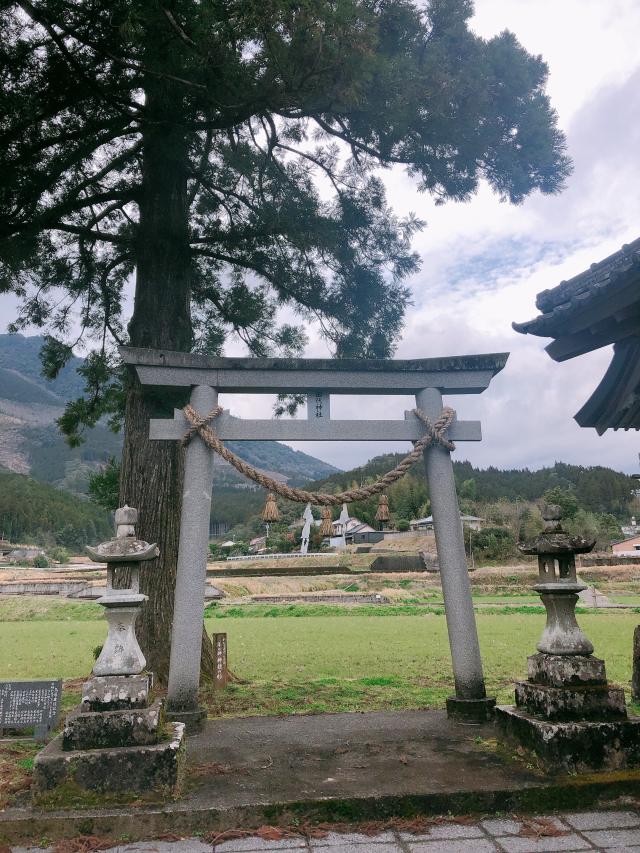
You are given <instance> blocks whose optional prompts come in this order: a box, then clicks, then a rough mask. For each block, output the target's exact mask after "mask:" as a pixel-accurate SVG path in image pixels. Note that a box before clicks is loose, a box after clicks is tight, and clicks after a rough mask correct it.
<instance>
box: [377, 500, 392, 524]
mask: <svg viewBox="0 0 640 853" xmlns="http://www.w3.org/2000/svg"><path fill="white" fill-rule="evenodd" d="M376 521H379V522H381V523H384V522H385V521H389V498H388V497H387V496H386V495H380V497H379V498H378V511H377V512H376Z"/></svg>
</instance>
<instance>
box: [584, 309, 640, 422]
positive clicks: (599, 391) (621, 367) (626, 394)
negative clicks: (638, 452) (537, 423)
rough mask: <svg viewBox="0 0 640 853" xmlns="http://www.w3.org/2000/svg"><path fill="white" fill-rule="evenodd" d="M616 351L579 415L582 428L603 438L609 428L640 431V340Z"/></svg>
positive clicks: (621, 344)
mask: <svg viewBox="0 0 640 853" xmlns="http://www.w3.org/2000/svg"><path fill="white" fill-rule="evenodd" d="M639 296H640V294H639ZM613 350H614V355H613V359H612V361H611V364H610V365H609V368H608V369H607V372H606V373H605V375H604V376H603V377H602V381H601V382H600V384H599V385H598V387H597V388H596V390H595V391H594V392H593V394H592V395H591V397H589V399H588V400H587V402H586V403H585V404H584V406H583V407H582V408H581V409H580V411H579V412H578V413H577V414H576V421H577V422H578V423H579V424H580V426H581V427H594V428H595V429H596V430H597V431H598V433H599V434H600V435H602V433H603V432H605V431H606V430H607V429H640V338H627V340H625V341H621V342H620V343H618V344H616V345H615V346H614V348H613Z"/></svg>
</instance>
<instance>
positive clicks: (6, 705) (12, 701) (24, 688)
mask: <svg viewBox="0 0 640 853" xmlns="http://www.w3.org/2000/svg"><path fill="white" fill-rule="evenodd" d="M61 694H62V681H61V680H57V681H0V732H1V731H2V729H28V728H32V727H33V730H34V737H35V739H36V740H44V739H45V737H46V736H47V732H49V731H51V729H52V728H53V727H54V726H55V724H56V722H57V720H58V715H59V713H60V696H61Z"/></svg>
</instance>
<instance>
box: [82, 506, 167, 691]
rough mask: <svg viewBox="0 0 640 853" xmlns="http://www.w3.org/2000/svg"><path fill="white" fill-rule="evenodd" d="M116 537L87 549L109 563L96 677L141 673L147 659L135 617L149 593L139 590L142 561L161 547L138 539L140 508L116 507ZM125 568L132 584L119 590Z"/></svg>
mask: <svg viewBox="0 0 640 853" xmlns="http://www.w3.org/2000/svg"><path fill="white" fill-rule="evenodd" d="M115 516H116V517H115V521H116V536H115V539H110V540H109V541H108V542H103V543H102V544H100V545H98V546H97V547H95V548H87V552H88V554H89V556H90V557H91V559H92V560H93V561H94V562H96V563H105V562H106V564H107V591H106V594H105V595H104V596H103V597H102V598H99V599H98V604H101V605H102V606H103V607H104V608H105V616H106V619H107V624H108V626H109V628H108V634H107V639H106V641H105V644H104V646H103V647H102V651H101V652H100V656H99V657H98V659H97V661H96V662H95V665H94V667H93V674H94V675H97V676H109V675H116V676H117V675H139V674H140V673H141V672H142V671H143V670H144V668H145V664H146V660H145V658H144V655H143V654H142V650H141V649H140V646H139V645H138V640H137V638H136V628H135V626H136V619H137V618H138V614H139V612H140V608H141V606H142V603H143V602H144V601H146V600H147V596H146V595H142V594H141V593H140V563H141V562H142V561H143V560H153V559H155V558H156V557H157V556H158V554H159V551H158V546H157V545H155V544H154V545H150V544H149V543H148V542H143V541H142V540H140V539H136V533H135V524H136V522H137V520H138V510H137V509H134V508H133V507H130V506H123V507H121V508H120V509H118V510H116V514H115ZM123 570H128V571H129V574H130V584H131V585H130V587H129V588H128V589H121V588H120V589H117V588H116V587H115V585H114V584H115V583H117V578H118V576H119V575H122V574H123Z"/></svg>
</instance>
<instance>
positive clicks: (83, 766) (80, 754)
mask: <svg viewBox="0 0 640 853" xmlns="http://www.w3.org/2000/svg"><path fill="white" fill-rule="evenodd" d="M62 737H63V736H62V735H58V737H56V738H55V739H54V740H52V741H51V743H49V744H48V745H47V746H46V747H45V748H44V749H43V750H42V752H40V753H39V754H38V755H37V756H36V759H35V762H34V766H33V789H32V790H33V797H34V800H36V801H51V802H52V803H55V802H56V800H57V799H59V800H60V802H61V804H62V803H63V802H64V797H73V796H76V797H77V796H78V795H81V794H82V793H87V794H99V795H121V796H123V797H125V796H128V795H129V794H131V795H132V796H133V795H136V794H138V795H141V794H156V795H158V796H161V797H164V798H170V797H173V796H175V795H177V793H178V789H179V786H180V781H181V777H182V771H183V768H184V759H185V746H184V726H183V725H182V724H181V723H173V724H172V725H170V726H168V727H167V739H166V740H163V741H161V742H160V743H157V744H154V745H152V746H125V747H115V748H110V749H90V750H73V751H71V752H67V751H65V750H63V748H62Z"/></svg>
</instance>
